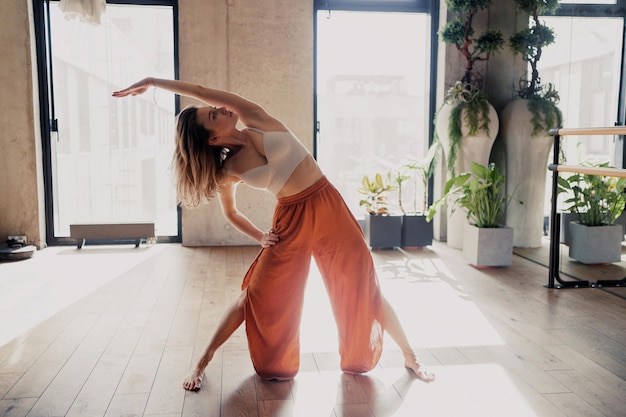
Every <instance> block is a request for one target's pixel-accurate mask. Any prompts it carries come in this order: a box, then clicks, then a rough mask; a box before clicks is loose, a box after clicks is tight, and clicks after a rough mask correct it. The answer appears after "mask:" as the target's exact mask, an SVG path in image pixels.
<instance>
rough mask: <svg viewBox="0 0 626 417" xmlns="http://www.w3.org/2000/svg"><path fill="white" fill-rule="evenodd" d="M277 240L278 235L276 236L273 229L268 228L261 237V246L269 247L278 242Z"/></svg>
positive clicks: (278, 238)
mask: <svg viewBox="0 0 626 417" xmlns="http://www.w3.org/2000/svg"><path fill="white" fill-rule="evenodd" d="M279 240H280V237H278V235H277V234H276V233H274V230H272V229H270V230H269V231H268V232H267V233H263V237H262V238H261V246H262V247H264V248H269V247H271V246H274V245H275V244H276V243H278V241H279Z"/></svg>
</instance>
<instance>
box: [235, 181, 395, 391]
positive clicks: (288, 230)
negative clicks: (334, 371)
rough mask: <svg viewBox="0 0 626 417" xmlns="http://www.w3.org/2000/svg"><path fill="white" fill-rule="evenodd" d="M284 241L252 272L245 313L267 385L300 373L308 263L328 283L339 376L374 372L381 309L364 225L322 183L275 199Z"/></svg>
mask: <svg viewBox="0 0 626 417" xmlns="http://www.w3.org/2000/svg"><path fill="white" fill-rule="evenodd" d="M273 228H274V231H275V232H276V233H277V234H278V235H279V236H280V241H279V242H278V243H277V244H276V245H274V246H272V247H270V248H264V249H262V250H261V252H260V254H259V255H258V256H257V258H256V259H255V261H254V262H253V263H252V265H251V266H250V269H249V270H248V272H247V274H246V276H245V278H244V281H243V285H242V288H243V289H245V288H247V298H246V301H245V303H244V305H245V306H244V314H245V323H246V333H247V336H248V346H249V350H250V356H251V358H252V363H253V365H254V369H255V370H256V372H257V374H258V375H259V376H260V377H261V378H263V379H277V380H285V379H292V378H293V377H294V376H295V375H296V374H297V373H298V368H299V366H300V340H299V329H300V319H301V315H302V305H303V301H304V289H305V285H306V280H307V277H308V274H309V266H310V264H311V256H313V257H314V259H315V262H316V264H317V266H318V268H319V270H320V273H321V275H322V277H323V280H324V284H325V286H326V290H327V292H328V295H329V297H330V302H331V306H332V310H333V315H334V318H335V321H336V323H337V328H338V332H339V354H340V356H341V369H342V370H343V371H344V372H348V373H362V372H367V371H369V370H371V369H372V368H374V366H376V364H377V363H378V360H379V358H380V354H381V351H382V341H383V330H384V322H383V306H382V297H381V292H380V288H379V285H378V279H377V277H376V271H375V269H374V263H373V260H372V257H371V254H370V251H369V248H368V246H367V244H366V242H365V239H364V238H363V232H362V230H361V227H360V225H359V223H358V222H357V221H356V219H355V218H354V216H353V215H352V213H351V212H350V211H349V209H348V207H347V206H346V204H345V203H344V201H343V198H342V197H341V195H340V194H339V192H338V191H337V190H336V189H335V187H334V186H333V185H332V184H331V183H330V182H329V181H328V180H327V179H326V178H325V177H324V178H322V179H320V180H319V181H318V182H317V183H315V184H314V185H312V186H311V187H309V188H308V189H306V190H304V191H302V192H301V193H298V194H296V195H294V196H290V197H285V198H280V199H278V202H277V205H276V209H275V211H274V219H273Z"/></svg>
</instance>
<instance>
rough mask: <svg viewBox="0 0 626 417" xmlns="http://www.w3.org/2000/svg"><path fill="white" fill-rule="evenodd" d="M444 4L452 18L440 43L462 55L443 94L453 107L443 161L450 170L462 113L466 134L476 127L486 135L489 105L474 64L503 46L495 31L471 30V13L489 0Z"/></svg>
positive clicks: (487, 5) (459, 131)
mask: <svg viewBox="0 0 626 417" xmlns="http://www.w3.org/2000/svg"><path fill="white" fill-rule="evenodd" d="M446 4H447V5H448V11H449V12H450V13H452V14H453V18H452V19H451V20H450V21H449V22H448V23H447V24H446V25H445V26H444V27H443V28H442V29H441V30H440V31H439V36H440V38H441V40H442V41H443V42H444V43H446V44H448V45H454V46H455V47H456V49H457V51H459V53H460V54H461V55H462V56H463V57H464V58H465V67H464V69H463V76H462V77H461V80H460V81H457V82H456V83H455V85H454V86H453V87H452V88H450V89H449V90H448V91H447V92H446V94H445V97H444V101H445V103H446V104H448V105H453V106H455V107H454V109H453V110H452V113H451V115H450V125H449V126H448V136H449V137H450V142H451V145H450V148H451V149H450V152H449V155H448V161H447V164H448V169H449V170H450V171H451V172H452V173H454V164H455V162H456V157H457V152H456V150H457V148H458V146H459V145H460V142H461V137H462V133H461V124H462V120H461V118H462V115H463V114H465V122H466V123H467V125H468V127H469V132H468V133H469V135H470V136H475V135H476V133H477V132H478V131H479V129H480V130H484V131H486V132H487V134H489V123H490V120H489V104H488V102H487V97H486V96H485V94H484V93H483V92H482V91H481V88H482V75H481V74H480V72H479V71H478V69H477V68H476V66H475V64H476V63H477V62H480V61H488V60H489V58H490V57H491V54H494V53H497V52H499V51H500V50H501V49H502V48H503V47H504V43H505V42H504V38H503V36H502V32H501V31H499V30H487V31H484V32H483V33H481V34H477V33H476V32H475V30H474V27H473V20H474V16H475V15H476V13H478V12H480V11H481V10H485V9H487V8H488V7H489V6H490V5H491V0H446Z"/></svg>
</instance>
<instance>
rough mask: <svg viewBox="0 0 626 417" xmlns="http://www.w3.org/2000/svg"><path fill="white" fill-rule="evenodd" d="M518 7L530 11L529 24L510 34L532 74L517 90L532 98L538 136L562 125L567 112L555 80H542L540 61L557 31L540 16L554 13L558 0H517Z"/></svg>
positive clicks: (512, 48) (557, 6) (529, 99)
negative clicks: (542, 82) (563, 111)
mask: <svg viewBox="0 0 626 417" xmlns="http://www.w3.org/2000/svg"><path fill="white" fill-rule="evenodd" d="M514 1H515V5H516V7H517V9H518V10H520V11H522V12H524V13H527V14H528V15H529V25H528V26H527V27H525V28H524V29H522V30H521V31H519V32H517V33H515V34H513V35H512V36H511V37H510V38H509V45H510V47H511V50H512V51H513V54H514V55H520V56H521V57H522V59H523V60H524V61H525V62H527V63H528V65H529V67H530V78H528V77H527V76H523V77H522V78H521V80H520V82H519V87H518V89H517V90H516V93H517V96H518V97H520V98H523V99H526V100H528V111H530V113H531V114H532V124H533V131H532V135H533V136H537V135H539V134H541V133H545V132H547V131H548V130H549V129H551V128H554V127H561V125H562V123H563V115H562V113H561V110H560V109H559V108H558V107H557V104H558V103H559V93H558V92H557V91H556V89H555V88H554V85H552V84H551V83H547V84H541V77H540V76H539V69H538V63H539V60H540V59H541V56H542V54H543V48H544V47H546V46H548V45H551V44H552V43H554V39H555V36H554V31H553V30H552V28H550V27H548V26H546V25H545V23H544V22H542V21H541V20H540V18H539V17H540V16H544V15H550V14H554V12H555V11H556V10H557V9H558V8H559V3H558V0H514Z"/></svg>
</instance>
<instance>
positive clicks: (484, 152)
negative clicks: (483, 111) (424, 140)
mask: <svg viewBox="0 0 626 417" xmlns="http://www.w3.org/2000/svg"><path fill="white" fill-rule="evenodd" d="M453 108H454V106H451V105H449V104H444V105H443V107H441V109H439V111H438V112H437V119H436V121H435V128H436V130H437V136H438V137H439V140H440V142H441V146H442V147H443V152H444V158H445V160H447V159H448V155H449V153H450V146H451V141H450V136H449V135H448V125H449V123H450V122H449V121H450V113H451V112H452V109H453ZM461 117H462V118H464V117H465V112H463V113H462V114H461ZM489 121H490V123H489V133H487V132H485V131H479V132H478V133H477V135H476V136H469V128H468V127H467V126H466V125H465V124H463V126H462V128H461V132H462V138H461V146H460V148H459V150H458V151H457V160H456V166H455V170H456V173H457V174H459V173H461V172H467V171H470V170H471V169H472V162H476V163H478V164H481V165H487V164H488V163H489V155H490V154H491V147H492V146H493V142H494V140H495V139H496V136H497V135H498V129H499V127H500V121H499V119H498V114H497V113H496V110H495V109H494V107H493V106H492V105H491V104H490V105H489ZM466 224H468V223H467V218H466V212H465V210H463V209H461V208H458V209H457V210H456V211H455V212H454V213H451V210H450V208H448V213H447V233H446V241H447V243H448V246H450V247H452V248H455V249H461V248H462V247H463V231H464V228H465V225H466Z"/></svg>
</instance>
